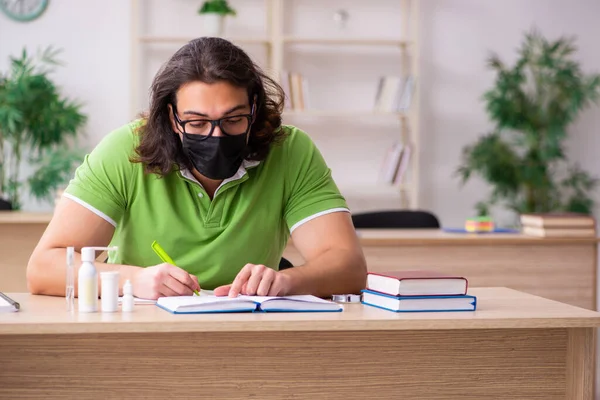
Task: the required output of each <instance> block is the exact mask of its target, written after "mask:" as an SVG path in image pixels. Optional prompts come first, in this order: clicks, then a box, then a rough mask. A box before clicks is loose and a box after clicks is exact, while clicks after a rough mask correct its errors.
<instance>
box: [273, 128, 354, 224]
mask: <svg viewBox="0 0 600 400" xmlns="http://www.w3.org/2000/svg"><path fill="white" fill-rule="evenodd" d="M286 141H288V143H286V147H287V152H286V170H287V171H286V172H287V175H286V204H285V208H284V218H285V221H286V223H287V226H288V228H289V230H290V233H292V232H293V231H294V229H296V228H297V227H299V226H300V225H302V224H304V223H305V222H308V221H310V220H312V219H314V218H317V217H319V216H321V215H325V214H329V213H332V212H340V211H342V212H350V210H349V209H348V205H347V203H346V200H345V199H344V197H343V196H342V195H341V193H340V191H339V189H338V187H337V185H336V184H335V182H334V180H333V178H332V176H331V170H330V169H329V167H328V166H327V164H326V162H325V160H324V158H323V156H322V154H321V153H320V151H319V150H318V149H317V147H316V146H315V144H314V143H313V141H312V140H311V139H310V138H309V137H308V135H307V134H306V133H304V132H303V131H301V130H299V129H296V128H292V130H291V132H290V135H289V136H288V137H287V138H286Z"/></svg>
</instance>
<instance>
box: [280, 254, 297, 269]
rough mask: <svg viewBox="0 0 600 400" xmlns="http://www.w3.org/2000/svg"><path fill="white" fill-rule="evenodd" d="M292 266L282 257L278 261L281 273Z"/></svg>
mask: <svg viewBox="0 0 600 400" xmlns="http://www.w3.org/2000/svg"><path fill="white" fill-rule="evenodd" d="M293 266H294V264H292V263H291V262H290V261H289V260H287V259H286V258H284V257H281V260H279V270H280V271H283V270H284V269H288V268H292V267H293Z"/></svg>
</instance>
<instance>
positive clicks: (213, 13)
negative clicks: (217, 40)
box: [198, 0, 236, 36]
mask: <svg viewBox="0 0 600 400" xmlns="http://www.w3.org/2000/svg"><path fill="white" fill-rule="evenodd" d="M198 14H200V15H201V16H202V18H203V26H204V33H205V34H206V35H207V36H222V35H223V30H224V26H225V17H226V16H228V15H231V16H235V15H236V11H235V10H234V9H233V8H231V6H230V5H229V4H228V3H227V1H226V0H207V1H205V2H204V3H203V4H202V6H201V7H200V8H199V9H198Z"/></svg>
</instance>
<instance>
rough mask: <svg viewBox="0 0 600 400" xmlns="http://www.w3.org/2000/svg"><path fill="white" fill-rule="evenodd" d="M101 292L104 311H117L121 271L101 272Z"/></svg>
mask: <svg viewBox="0 0 600 400" xmlns="http://www.w3.org/2000/svg"><path fill="white" fill-rule="evenodd" d="M100 287H101V288H102V292H101V294H100V298H101V302H100V304H102V312H115V311H117V310H118V309H119V271H105V272H100Z"/></svg>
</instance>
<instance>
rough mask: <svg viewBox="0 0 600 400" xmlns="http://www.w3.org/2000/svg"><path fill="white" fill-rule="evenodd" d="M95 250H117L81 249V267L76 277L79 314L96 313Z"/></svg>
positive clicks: (101, 248) (113, 248)
mask: <svg viewBox="0 0 600 400" xmlns="http://www.w3.org/2000/svg"><path fill="white" fill-rule="evenodd" d="M96 250H100V251H103V250H108V251H110V250H117V247H83V248H82V249H81V267H79V273H78V276H77V298H78V300H77V304H78V310H79V312H80V313H88V312H97V311H98V271H97V270H96V265H95V264H94V262H95V261H96Z"/></svg>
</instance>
